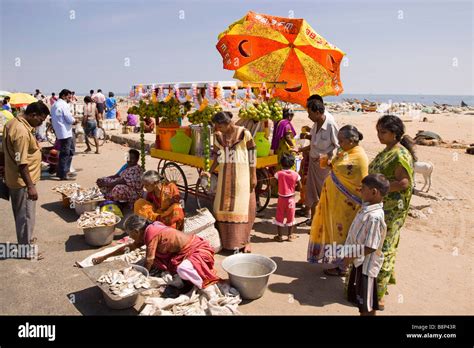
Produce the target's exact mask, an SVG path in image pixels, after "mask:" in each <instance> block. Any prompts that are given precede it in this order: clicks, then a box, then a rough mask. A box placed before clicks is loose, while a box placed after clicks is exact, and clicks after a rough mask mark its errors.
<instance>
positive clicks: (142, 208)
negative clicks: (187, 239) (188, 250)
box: [133, 170, 184, 231]
mask: <svg viewBox="0 0 474 348" xmlns="http://www.w3.org/2000/svg"><path fill="white" fill-rule="evenodd" d="M142 183H143V186H144V187H145V190H146V191H147V195H146V199H143V198H140V199H139V200H137V201H136V202H135V204H134V209H133V210H134V213H135V215H139V216H142V217H144V218H146V219H147V220H150V221H160V222H162V223H163V224H165V225H166V226H170V227H173V228H175V229H177V230H180V231H182V230H183V227H184V211H183V207H182V206H181V203H180V201H181V196H180V194H179V189H178V187H177V186H176V184H174V183H172V182H168V181H166V179H165V178H163V177H161V176H160V174H159V173H158V172H157V171H156V170H149V171H147V172H146V173H145V174H143V176H142Z"/></svg>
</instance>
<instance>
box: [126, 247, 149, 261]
mask: <svg viewBox="0 0 474 348" xmlns="http://www.w3.org/2000/svg"><path fill="white" fill-rule="evenodd" d="M145 255H146V249H142V248H137V249H135V250H132V251H130V252H129V253H125V254H124V255H122V259H123V260H124V261H126V262H127V263H130V264H131V263H137V262H138V261H141V260H143V258H144V257H145Z"/></svg>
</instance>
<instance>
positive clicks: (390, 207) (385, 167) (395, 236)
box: [369, 115, 417, 308]
mask: <svg viewBox="0 0 474 348" xmlns="http://www.w3.org/2000/svg"><path fill="white" fill-rule="evenodd" d="M404 134H405V125H404V124H403V121H402V120H401V119H400V118H398V117H397V116H392V115H385V116H382V117H381V118H379V120H378V121H377V136H378V138H379V141H380V143H381V144H384V145H385V146H386V147H385V149H384V150H383V151H381V152H380V153H379V154H378V155H377V156H376V157H375V158H374V160H373V161H372V162H371V163H370V165H369V174H374V173H381V174H383V175H385V177H386V178H387V179H388V180H389V181H390V191H389V193H388V194H387V196H385V197H384V200H383V208H384V213H385V223H386V224H387V234H386V237H385V240H384V243H383V248H382V251H383V254H384V260H383V264H382V268H381V270H380V273H379V275H378V277H377V292H378V298H379V306H381V307H380V308H383V306H384V301H383V296H384V295H385V294H386V292H387V288H388V284H395V273H394V267H395V256H396V253H397V248H398V243H399V241H400V230H401V228H402V226H403V224H404V223H405V218H406V216H407V214H408V208H409V206H410V200H411V195H412V189H413V180H414V178H413V163H414V161H416V160H417V158H416V156H415V152H414V149H413V146H414V144H413V141H412V140H411V139H410V138H409V137H408V136H407V135H404Z"/></svg>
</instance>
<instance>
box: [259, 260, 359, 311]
mask: <svg viewBox="0 0 474 348" xmlns="http://www.w3.org/2000/svg"><path fill="white" fill-rule="evenodd" d="M272 260H273V261H275V262H276V264H277V270H276V272H275V274H279V275H283V276H287V277H291V278H296V279H295V280H293V281H291V283H274V284H270V285H269V286H268V288H269V289H270V290H271V291H273V292H277V293H282V294H288V295H289V296H291V297H292V299H294V300H295V301H298V302H299V303H300V304H301V305H307V306H315V307H324V306H326V305H329V304H332V303H340V304H343V305H347V306H350V307H352V306H353V305H352V304H351V303H350V302H348V301H347V300H346V299H345V295H344V279H343V278H341V277H329V276H326V275H325V274H324V273H323V269H324V268H328V266H327V265H319V264H311V263H309V262H306V261H286V260H283V259H282V258H281V257H272Z"/></svg>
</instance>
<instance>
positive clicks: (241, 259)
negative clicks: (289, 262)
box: [222, 254, 277, 300]
mask: <svg viewBox="0 0 474 348" xmlns="http://www.w3.org/2000/svg"><path fill="white" fill-rule="evenodd" d="M222 268H223V269H224V270H225V271H226V272H227V273H228V274H229V280H230V283H231V284H232V286H234V287H235V288H236V289H237V290H239V292H240V296H241V297H242V298H243V299H247V300H255V299H257V298H260V297H262V295H263V293H264V292H265V289H266V288H267V284H268V280H269V279H270V275H271V274H272V273H274V272H275V271H276V269H277V264H276V263H275V261H273V260H272V259H270V258H268V257H266V256H263V255H258V254H235V255H231V256H229V257H227V258H226V259H225V260H224V261H223V262H222Z"/></svg>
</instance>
